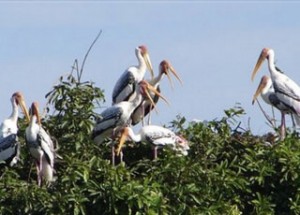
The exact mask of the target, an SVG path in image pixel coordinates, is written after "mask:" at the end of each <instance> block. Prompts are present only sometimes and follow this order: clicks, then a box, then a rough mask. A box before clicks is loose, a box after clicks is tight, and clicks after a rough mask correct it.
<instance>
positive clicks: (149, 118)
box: [148, 104, 153, 125]
mask: <svg viewBox="0 0 300 215" xmlns="http://www.w3.org/2000/svg"><path fill="white" fill-rule="evenodd" d="M152 108H153V105H152V104H150V109H149V116H148V125H150V124H151V110H152Z"/></svg>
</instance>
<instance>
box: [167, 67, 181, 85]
mask: <svg viewBox="0 0 300 215" xmlns="http://www.w3.org/2000/svg"><path fill="white" fill-rule="evenodd" d="M168 71H170V72H171V73H172V74H173V75H174V76H175V77H176V79H177V80H178V81H179V82H180V84H181V85H183V84H182V80H181V79H180V78H179V75H178V74H177V72H176V71H175V69H174V68H173V67H172V66H171V65H169V70H168ZM168 71H167V77H168V79H169V82H170V84H171V86H172V88H173V83H172V80H171V76H170V74H169V72H168Z"/></svg>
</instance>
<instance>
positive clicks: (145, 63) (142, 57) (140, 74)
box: [112, 45, 154, 105]
mask: <svg viewBox="0 0 300 215" xmlns="http://www.w3.org/2000/svg"><path fill="white" fill-rule="evenodd" d="M135 54H136V57H137V59H138V62H139V64H138V66H131V67H129V68H128V69H127V70H126V71H125V72H124V73H123V74H122V75H121V77H120V78H119V79H118V81H117V82H116V84H115V86H114V88H113V95H112V104H113V105H114V104H117V103H119V102H122V101H132V100H133V99H134V98H135V95H134V94H135V92H136V90H135V87H136V84H137V83H139V82H140V81H141V80H143V79H144V76H145V73H146V69H148V70H149V71H150V73H151V76H152V77H153V76H154V75H153V68H152V64H151V61H150V57H149V54H148V50H147V48H146V46H144V45H141V46H139V47H137V48H136V49H135Z"/></svg>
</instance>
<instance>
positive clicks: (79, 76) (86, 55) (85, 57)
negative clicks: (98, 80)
mask: <svg viewBox="0 0 300 215" xmlns="http://www.w3.org/2000/svg"><path fill="white" fill-rule="evenodd" d="M101 34H102V30H100V32H99V33H98V35H97V36H96V38H95V40H94V41H93V42H92V44H91V46H90V47H89V49H88V51H87V52H86V54H85V56H84V58H83V61H82V64H81V68H80V73H79V74H78V82H79V83H80V79H81V76H82V72H83V68H84V64H85V61H86V59H87V57H88V55H89V53H90V51H91V49H92V48H93V46H94V45H95V43H96V42H97V40H98V38H99V37H100V35H101Z"/></svg>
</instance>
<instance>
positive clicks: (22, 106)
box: [18, 98, 30, 123]
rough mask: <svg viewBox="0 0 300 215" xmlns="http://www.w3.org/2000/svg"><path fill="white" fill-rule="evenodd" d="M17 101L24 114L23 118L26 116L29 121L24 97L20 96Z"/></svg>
mask: <svg viewBox="0 0 300 215" xmlns="http://www.w3.org/2000/svg"><path fill="white" fill-rule="evenodd" d="M18 102H19V105H20V107H21V109H22V112H23V114H24V115H25V118H26V120H27V122H28V123H29V122H30V116H29V113H28V110H27V106H26V103H25V101H24V99H22V98H21V99H19V101H18Z"/></svg>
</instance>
